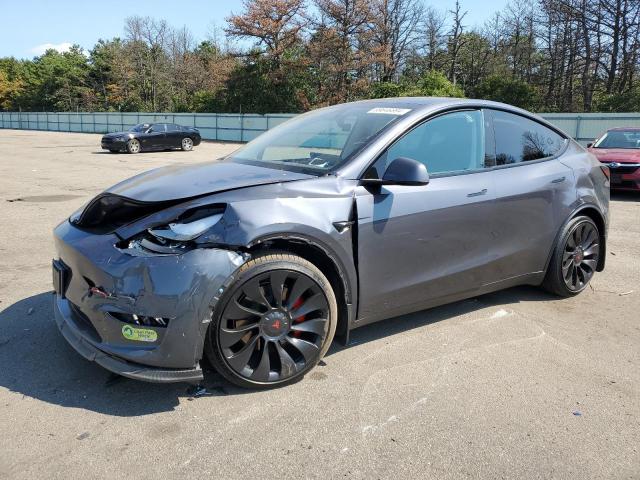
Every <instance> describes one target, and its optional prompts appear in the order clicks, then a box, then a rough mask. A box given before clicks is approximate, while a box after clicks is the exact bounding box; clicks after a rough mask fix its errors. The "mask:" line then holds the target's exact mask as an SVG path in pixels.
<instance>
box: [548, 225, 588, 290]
mask: <svg viewBox="0 0 640 480" xmlns="http://www.w3.org/2000/svg"><path fill="white" fill-rule="evenodd" d="M599 259H600V232H599V230H598V226H597V225H596V224H595V223H594V222H593V220H591V219H590V218H589V217H576V218H574V219H573V220H571V221H570V222H569V223H568V224H567V225H566V226H565V227H564V228H563V229H562V232H560V236H559V237H558V243H557V244H556V246H555V250H554V252H553V256H552V258H551V262H550V263H549V268H548V270H547V275H546V277H545V280H544V283H543V286H544V288H545V289H546V290H548V291H549V292H551V293H555V294H556V295H559V296H561V297H571V296H573V295H577V294H578V293H580V292H582V291H583V290H584V289H585V288H587V285H589V281H590V280H591V278H593V275H594V273H595V272H596V268H597V267H598V261H599Z"/></svg>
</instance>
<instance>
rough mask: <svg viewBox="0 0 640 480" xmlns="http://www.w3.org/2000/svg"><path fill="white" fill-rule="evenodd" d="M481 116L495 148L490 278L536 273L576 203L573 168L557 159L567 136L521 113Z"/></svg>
mask: <svg viewBox="0 0 640 480" xmlns="http://www.w3.org/2000/svg"><path fill="white" fill-rule="evenodd" d="M485 116H486V117H488V118H489V119H491V123H492V127H493V129H492V132H493V133H494V135H495V149H496V150H495V152H496V155H495V159H496V160H495V162H496V166H495V168H494V171H493V172H494V176H495V178H494V180H495V188H496V201H495V218H496V223H495V231H494V240H493V241H494V252H495V255H496V262H495V268H494V269H492V272H491V273H492V275H494V279H493V280H494V281H500V280H506V279H509V278H514V277H518V276H521V275H526V274H530V273H536V272H542V271H543V270H544V269H545V266H546V262H547V258H548V256H549V252H550V251H551V248H552V246H553V243H554V240H555V237H556V234H557V233H558V231H559V229H560V227H561V226H562V224H563V223H564V221H565V220H566V218H567V217H568V216H569V214H570V213H571V205H574V203H575V201H576V190H575V181H574V174H573V170H571V169H570V168H569V167H567V166H565V165H563V164H562V163H561V162H560V161H559V160H558V155H559V154H560V153H562V152H563V151H564V149H565V146H566V142H567V140H566V139H565V138H563V137H562V136H561V135H559V134H558V133H556V132H555V131H553V130H551V129H550V128H548V127H546V126H545V125H543V124H541V123H538V122H536V121H534V120H532V119H530V118H527V117H524V116H520V115H516V114H513V113H509V112H503V111H498V110H486V111H485ZM490 133H491V132H490Z"/></svg>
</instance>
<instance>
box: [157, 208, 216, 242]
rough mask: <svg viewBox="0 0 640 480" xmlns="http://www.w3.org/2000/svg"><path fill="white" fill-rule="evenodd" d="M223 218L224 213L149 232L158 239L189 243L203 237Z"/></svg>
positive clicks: (172, 224) (173, 224) (171, 224)
mask: <svg viewBox="0 0 640 480" xmlns="http://www.w3.org/2000/svg"><path fill="white" fill-rule="evenodd" d="M221 218H222V213H217V214H215V215H211V216H210V217H205V218H201V219H199V220H195V221H192V222H189V223H170V224H169V225H166V226H164V227H158V228H150V229H149V230H148V232H149V233H150V234H151V235H153V236H154V237H156V238H161V239H164V240H170V241H174V242H188V241H190V240H194V239H196V238H198V237H199V236H200V235H202V234H203V233H204V232H206V231H207V230H209V229H210V228H211V227H213V226H214V225H215V224H216V223H218V222H219V221H220V219H221Z"/></svg>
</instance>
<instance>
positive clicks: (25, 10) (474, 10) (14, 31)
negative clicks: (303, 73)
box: [0, 0, 507, 58]
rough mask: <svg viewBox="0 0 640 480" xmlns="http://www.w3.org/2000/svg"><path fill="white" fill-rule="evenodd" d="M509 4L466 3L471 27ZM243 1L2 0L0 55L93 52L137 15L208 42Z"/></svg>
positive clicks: (441, 2)
mask: <svg viewBox="0 0 640 480" xmlns="http://www.w3.org/2000/svg"><path fill="white" fill-rule="evenodd" d="M424 1H425V4H430V5H433V6H434V7H435V8H436V9H438V10H443V11H444V10H450V9H452V8H453V6H454V2H455V0H424ZM506 3H507V0H462V7H463V10H467V11H468V14H467V16H466V17H465V21H464V22H463V24H465V25H466V26H467V27H469V28H471V27H473V26H481V25H482V24H483V23H484V22H485V21H486V20H488V19H489V18H490V17H491V16H492V15H493V13H494V12H496V11H498V10H501V9H502V8H504V6H505V5H506ZM241 9H242V0H224V1H220V0H208V1H207V0H171V1H170V0H153V1H151V0H107V1H95V0H85V1H81V0H50V1H47V0H20V1H16V0H0V57H5V56H14V57H17V58H31V57H33V56H36V55H40V54H42V53H43V52H44V51H45V50H46V49H47V48H56V49H58V50H61V51H63V50H65V49H68V48H69V47H70V46H71V45H72V44H79V45H80V46H82V47H83V48H84V49H85V50H89V49H90V48H91V47H93V45H94V44H95V43H96V42H97V41H98V40H99V39H101V38H102V39H110V38H113V37H118V36H119V37H123V36H124V20H125V18H127V17H129V16H132V15H140V16H150V17H155V18H163V19H165V20H167V21H168V22H169V24H171V25H172V26H174V27H182V26H187V28H188V29H189V30H191V32H192V33H193V35H194V37H195V39H196V40H198V41H199V40H204V39H205V38H207V36H209V35H210V33H211V32H212V31H213V30H214V29H215V27H217V28H218V29H221V28H222V27H224V25H225V18H226V17H227V16H229V14H230V13H232V12H233V13H238V12H240V11H241Z"/></svg>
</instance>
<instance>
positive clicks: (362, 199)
mask: <svg viewBox="0 0 640 480" xmlns="http://www.w3.org/2000/svg"><path fill="white" fill-rule="evenodd" d="M484 143H485V139H484V120H483V114H482V112H481V111H480V110H466V111H457V112H451V113H446V114H443V115H441V116H438V117H435V118H433V119H431V120H428V121H426V122H425V123H423V124H421V125H419V126H417V127H416V128H414V129H413V130H411V131H410V132H409V133H407V134H405V135H404V136H403V137H401V138H400V139H399V140H398V141H397V142H396V143H395V144H393V145H392V146H391V147H389V149H388V150H387V152H385V154H383V156H382V157H381V158H380V159H379V160H378V161H377V162H376V163H375V164H374V165H373V167H372V168H371V169H370V170H369V171H368V172H367V174H366V175H367V176H373V178H381V176H382V174H383V173H384V171H385V170H386V167H387V165H388V164H389V163H390V162H391V161H392V160H393V159H395V158H398V157H410V158H413V159H415V160H418V161H420V162H423V163H424V164H425V165H426V166H427V170H428V171H429V173H430V177H431V178H430V182H429V184H428V185H424V186H400V185H390V186H383V187H381V188H380V189H379V190H375V189H374V190H368V189H367V188H365V187H362V186H361V187H358V188H357V190H356V202H357V210H358V267H359V275H360V305H359V317H360V321H361V322H363V323H369V322H371V321H375V320H378V319H381V318H385V317H388V316H390V315H394V314H401V313H405V312H409V311H415V310H418V309H420V308H421V307H422V306H428V304H429V302H433V301H434V300H435V301H436V302H437V301H438V299H440V300H442V301H446V299H447V298H451V297H452V296H456V295H461V294H463V295H464V294H465V292H466V294H468V293H469V292H473V291H475V290H477V289H478V288H480V287H481V286H482V285H483V284H484V283H485V282H486V280H487V278H486V265H487V264H488V263H489V262H490V261H491V254H490V250H491V247H492V244H493V236H492V224H493V212H492V205H493V198H494V186H493V180H492V178H493V177H492V175H493V172H491V171H489V170H485V168H484V163H485V156H484V155H485V145H484Z"/></svg>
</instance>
